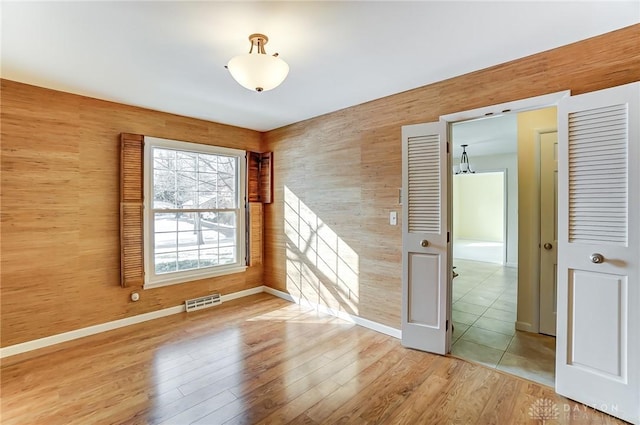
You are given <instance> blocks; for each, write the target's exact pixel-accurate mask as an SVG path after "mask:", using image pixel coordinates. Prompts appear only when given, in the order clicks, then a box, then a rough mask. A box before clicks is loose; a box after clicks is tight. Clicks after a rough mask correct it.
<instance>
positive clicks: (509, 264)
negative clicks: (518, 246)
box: [505, 261, 518, 269]
mask: <svg viewBox="0 0 640 425" xmlns="http://www.w3.org/2000/svg"><path fill="white" fill-rule="evenodd" d="M505 267H512V268H514V269H517V268H518V263H517V262H515V263H514V262H509V261H507V263H506V264H505Z"/></svg>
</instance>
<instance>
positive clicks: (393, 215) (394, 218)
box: [389, 211, 398, 226]
mask: <svg viewBox="0 0 640 425" xmlns="http://www.w3.org/2000/svg"><path fill="white" fill-rule="evenodd" d="M389 224H390V225H392V226H397V225H398V213H397V212H396V211H391V212H390V213H389Z"/></svg>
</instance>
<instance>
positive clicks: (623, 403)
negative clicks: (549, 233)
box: [556, 83, 640, 423]
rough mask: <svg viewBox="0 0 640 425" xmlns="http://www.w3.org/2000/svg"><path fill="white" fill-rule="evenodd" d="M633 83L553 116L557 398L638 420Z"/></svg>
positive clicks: (636, 93) (637, 98)
mask: <svg viewBox="0 0 640 425" xmlns="http://www.w3.org/2000/svg"><path fill="white" fill-rule="evenodd" d="M639 103H640V85H639V84H638V83H635V84H630V85H626V86H621V87H616V88H612V89H608V90H602V91H599V92H594V93H588V94H584V95H580V96H574V97H570V98H566V99H563V100H562V101H561V103H560V104H559V108H558V124H559V126H558V137H559V167H558V168H559V184H558V188H559V205H558V207H559V208H558V212H559V216H558V218H559V223H558V224H559V229H558V230H559V241H558V242H559V250H558V316H557V317H558V327H557V341H556V344H557V356H556V391H558V393H560V394H563V395H565V396H567V397H569V398H572V399H575V400H578V401H580V402H583V403H585V404H587V405H589V406H594V407H595V408H597V409H600V410H603V411H606V412H607V413H609V414H612V415H614V416H617V417H620V418H622V419H625V420H627V421H631V422H633V423H638V422H639V421H640V407H639V406H640V270H639V266H640V229H639V226H638V224H639V221H640V217H639V215H640V175H639V171H638V160H639V159H640V149H639V144H640V142H639V140H638V139H639V137H640V131H639V123H638V120H639V116H640V109H639Z"/></svg>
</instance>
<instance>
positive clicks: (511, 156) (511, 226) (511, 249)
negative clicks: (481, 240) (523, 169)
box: [453, 140, 518, 267]
mask: <svg viewBox="0 0 640 425" xmlns="http://www.w3.org/2000/svg"><path fill="white" fill-rule="evenodd" d="M513 143H514V145H516V144H517V143H518V141H517V140H514V141H513ZM471 159H472V164H471V166H472V167H473V169H474V170H479V171H483V170H506V171H507V172H506V177H507V206H506V209H507V235H506V238H505V239H506V244H507V264H506V265H507V266H509V267H517V266H518V155H517V154H516V153H505V154H499V155H482V156H474V157H472V158H471ZM459 160H460V158H454V159H453V162H454V164H457V163H458V162H459ZM454 231H455V226H454Z"/></svg>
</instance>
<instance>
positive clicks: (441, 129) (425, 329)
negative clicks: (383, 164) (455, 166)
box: [402, 121, 451, 354]
mask: <svg viewBox="0 0 640 425" xmlns="http://www.w3.org/2000/svg"><path fill="white" fill-rule="evenodd" d="M445 125H446V123H445V122H444V121H443V122H437V123H429V124H418V125H411V126H405V127H402V187H403V190H402V205H403V211H402V218H403V219H402V344H403V345H404V346H405V347H410V348H415V349H418V350H423V351H429V352H432V353H438V354H446V353H447V352H449V341H450V334H451V331H450V329H449V326H448V324H449V319H450V318H449V308H448V301H447V300H448V296H449V295H448V281H449V279H450V274H451V265H450V264H449V255H448V237H447V233H448V232H447V231H448V226H447V223H448V221H449V220H448V211H447V184H448V182H447V179H448V176H449V161H448V155H447V142H446V140H445Z"/></svg>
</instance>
